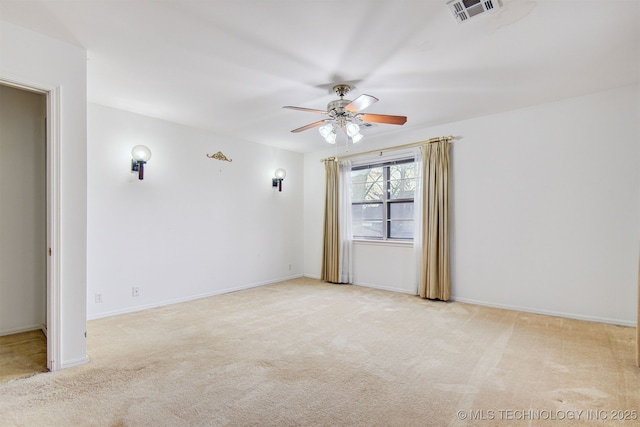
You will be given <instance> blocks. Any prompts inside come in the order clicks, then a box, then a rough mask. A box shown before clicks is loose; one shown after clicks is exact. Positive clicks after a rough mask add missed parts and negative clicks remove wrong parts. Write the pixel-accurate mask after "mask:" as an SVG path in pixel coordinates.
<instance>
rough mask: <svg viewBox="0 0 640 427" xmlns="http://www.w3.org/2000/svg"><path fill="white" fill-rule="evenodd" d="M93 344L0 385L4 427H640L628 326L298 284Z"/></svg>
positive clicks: (108, 326)
mask: <svg viewBox="0 0 640 427" xmlns="http://www.w3.org/2000/svg"><path fill="white" fill-rule="evenodd" d="M88 333H89V336H88V349H89V357H90V360H91V361H90V363H88V364H86V365H83V366H79V367H75V368H69V369H65V370H61V371H57V372H54V373H43V374H38V375H35V376H32V377H29V378H23V379H18V380H12V381H9V382H5V383H2V384H0V425H1V426H14V425H15V426H447V425H452V426H458V425H460V426H463V425H479V426H494V425H515V426H529V425H534V426H538V425H557V424H561V425H594V426H595V425H597V426H602V425H618V426H635V425H639V424H640V421H638V420H637V418H638V414H637V411H638V410H639V409H640V370H639V369H638V368H636V367H635V353H634V351H635V341H634V338H635V329H633V328H628V327H619V326H613V325H606V324H599V323H590V322H583V321H576V320H567V319H562V318H557V317H549V316H542V315H534V314H528V313H520V312H515V311H508V310H500V309H493V308H487V307H479V306H474V305H468V304H462V303H456V302H452V303H443V302H434V301H426V300H422V299H420V298H418V297H415V296H411V295H404V294H398V293H392V292H385V291H379V290H373V289H367V288H362V287H357V286H348V285H346V286H345V285H342V286H340V285H329V284H324V283H321V282H319V281H316V280H311V279H298V280H291V281H287V282H283V283H278V284H274V285H269V286H263V287H259V288H254V289H249V290H245V291H240V292H234V293H230V294H225V295H219V296H215V297H211V298H206V299H201V300H197V301H192V302H188V303H183V304H178V305H173V306H168V307H162V308H157V309H152V310H147V311H145V312H140V313H133V314H128V315H122V316H117V317H111V318H105V319H100V320H95V321H91V322H89V324H88ZM625 411H626V412H625ZM615 418H623V420H621V421H617V420H615ZM632 418H636V419H635V420H633V419H632ZM560 422H561V423H560Z"/></svg>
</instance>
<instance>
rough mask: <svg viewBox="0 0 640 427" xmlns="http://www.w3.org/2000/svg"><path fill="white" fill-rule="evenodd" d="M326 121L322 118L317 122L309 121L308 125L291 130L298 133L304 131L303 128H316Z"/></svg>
mask: <svg viewBox="0 0 640 427" xmlns="http://www.w3.org/2000/svg"><path fill="white" fill-rule="evenodd" d="M326 121H327V120H320V121H317V122H313V123H309V124H308V125H306V126H302V127H299V128H298V129H294V130H292V131H291V132H293V133H298V132H302V131H303V130H307V129H311V128H315V127H318V126H321V125H323V124H324V123H325V122H326Z"/></svg>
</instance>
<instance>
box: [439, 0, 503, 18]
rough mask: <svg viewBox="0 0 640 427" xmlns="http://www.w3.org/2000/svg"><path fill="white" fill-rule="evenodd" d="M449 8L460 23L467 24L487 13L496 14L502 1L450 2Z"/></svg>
mask: <svg viewBox="0 0 640 427" xmlns="http://www.w3.org/2000/svg"><path fill="white" fill-rule="evenodd" d="M447 6H449V9H451V12H452V13H453V17H454V18H455V19H456V21H458V22H466V21H468V20H469V19H471V18H475V17H476V16H479V15H482V14H484V13H486V12H494V11H496V10H497V9H499V8H500V7H501V6H502V5H501V4H500V0H449V1H448V2H447Z"/></svg>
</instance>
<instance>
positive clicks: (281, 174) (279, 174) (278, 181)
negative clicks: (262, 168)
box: [271, 168, 287, 191]
mask: <svg viewBox="0 0 640 427" xmlns="http://www.w3.org/2000/svg"><path fill="white" fill-rule="evenodd" d="M273 176H274V178H273V180H272V181H271V183H272V185H273V186H274V187H278V191H282V180H283V179H284V178H285V177H286V176H287V171H285V170H284V169H282V168H278V169H276V170H275V172H274V173H273Z"/></svg>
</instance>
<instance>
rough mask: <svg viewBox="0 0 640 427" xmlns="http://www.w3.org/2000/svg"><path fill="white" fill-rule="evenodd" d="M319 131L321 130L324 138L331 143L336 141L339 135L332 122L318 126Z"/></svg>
mask: <svg viewBox="0 0 640 427" xmlns="http://www.w3.org/2000/svg"><path fill="white" fill-rule="evenodd" d="M318 132H320V135H322V137H323V138H324V140H325V141H327V142H328V143H329V144H335V143H336V136H337V135H336V130H335V128H334V127H333V125H332V124H331V123H327V124H325V125H322V126H320V127H319V128H318Z"/></svg>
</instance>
